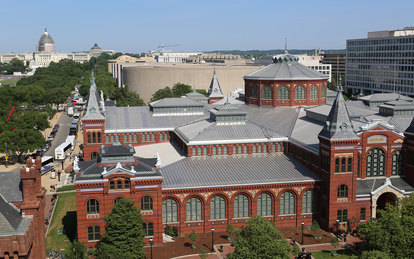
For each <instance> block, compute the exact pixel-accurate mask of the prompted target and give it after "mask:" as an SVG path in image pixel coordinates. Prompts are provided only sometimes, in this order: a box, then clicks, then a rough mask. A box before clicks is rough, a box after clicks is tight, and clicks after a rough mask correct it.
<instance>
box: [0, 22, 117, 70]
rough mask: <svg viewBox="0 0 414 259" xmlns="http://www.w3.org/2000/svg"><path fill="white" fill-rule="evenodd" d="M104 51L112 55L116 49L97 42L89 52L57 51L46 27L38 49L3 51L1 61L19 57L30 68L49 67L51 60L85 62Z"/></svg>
mask: <svg viewBox="0 0 414 259" xmlns="http://www.w3.org/2000/svg"><path fill="white" fill-rule="evenodd" d="M102 53H108V54H110V55H112V54H114V53H115V51H113V50H102V49H101V48H100V47H99V46H98V44H96V43H95V44H94V46H93V47H92V48H91V49H90V50H89V51H88V52H81V51H80V52H71V53H59V52H55V42H54V40H53V39H52V36H51V35H50V34H49V32H48V31H47V30H46V29H45V31H44V33H43V34H42V36H41V37H40V40H39V42H38V44H37V47H36V51H33V52H25V53H3V54H0V62H1V63H8V62H10V61H11V60H12V59H14V58H17V59H19V60H22V61H23V62H24V63H25V64H26V62H29V67H30V68H37V67H47V66H49V64H50V63H51V62H59V61H60V60H62V59H69V60H73V61H75V62H79V63H85V62H88V61H89V60H90V59H91V58H92V57H98V56H100V55H101V54H102Z"/></svg>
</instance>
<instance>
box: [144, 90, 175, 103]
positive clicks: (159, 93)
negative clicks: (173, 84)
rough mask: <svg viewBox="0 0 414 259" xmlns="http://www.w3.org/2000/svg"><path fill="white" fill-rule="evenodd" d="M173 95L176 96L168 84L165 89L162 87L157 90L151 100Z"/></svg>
mask: <svg viewBox="0 0 414 259" xmlns="http://www.w3.org/2000/svg"><path fill="white" fill-rule="evenodd" d="M171 97H175V96H174V94H173V92H172V90H171V88H169V87H168V86H166V87H165V88H163V89H160V90H158V91H156V92H155V93H154V94H153V95H152V97H151V100H150V102H155V101H158V100H161V99H164V98H171Z"/></svg>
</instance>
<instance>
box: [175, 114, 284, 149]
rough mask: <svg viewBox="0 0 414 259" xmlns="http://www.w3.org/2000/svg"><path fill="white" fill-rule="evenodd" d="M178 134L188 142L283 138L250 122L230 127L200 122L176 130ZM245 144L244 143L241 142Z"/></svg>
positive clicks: (204, 121)
mask: <svg viewBox="0 0 414 259" xmlns="http://www.w3.org/2000/svg"><path fill="white" fill-rule="evenodd" d="M176 132H177V133H178V134H179V135H180V136H181V137H182V138H183V139H184V140H185V141H187V142H190V144H191V141H207V142H208V141H217V140H226V141H237V140H244V141H246V140H255V141H258V142H261V141H268V140H269V139H271V138H283V137H284V136H283V135H282V134H278V133H276V132H274V131H272V130H268V129H266V128H264V127H261V126H259V125H257V124H255V123H252V122H250V121H245V122H241V123H229V124H228V125H225V124H221V123H217V122H215V121H212V120H210V119H207V120H200V121H198V122H194V123H190V124H188V125H184V126H181V127H178V128H176ZM241 142H243V141H241Z"/></svg>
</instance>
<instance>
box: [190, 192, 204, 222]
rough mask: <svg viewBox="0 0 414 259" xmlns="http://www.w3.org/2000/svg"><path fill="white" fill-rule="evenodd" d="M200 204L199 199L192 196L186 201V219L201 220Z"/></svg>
mask: <svg viewBox="0 0 414 259" xmlns="http://www.w3.org/2000/svg"><path fill="white" fill-rule="evenodd" d="M201 211H202V205H201V201H200V199H198V198H196V197H193V198H190V199H189V200H188V201H187V205H186V219H187V221H199V220H201V219H202V218H201Z"/></svg>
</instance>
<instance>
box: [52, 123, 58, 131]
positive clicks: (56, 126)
mask: <svg viewBox="0 0 414 259" xmlns="http://www.w3.org/2000/svg"><path fill="white" fill-rule="evenodd" d="M58 130H59V124H55V126H54V127H53V129H52V132H53V133H56V132H58Z"/></svg>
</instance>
